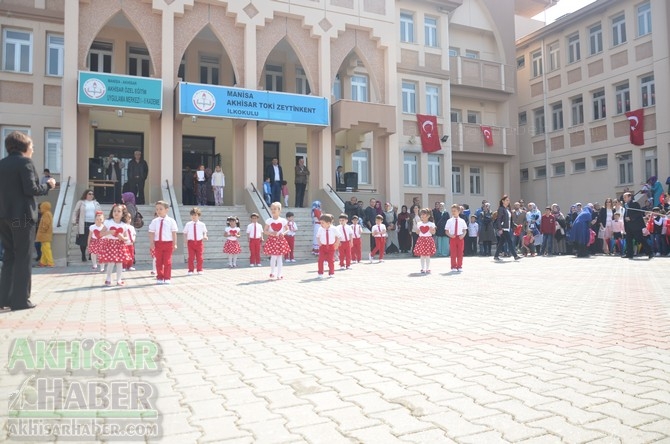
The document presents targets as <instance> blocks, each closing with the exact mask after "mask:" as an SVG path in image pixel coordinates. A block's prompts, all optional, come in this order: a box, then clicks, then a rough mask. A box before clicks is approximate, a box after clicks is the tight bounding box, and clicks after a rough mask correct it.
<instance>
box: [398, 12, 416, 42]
mask: <svg viewBox="0 0 670 444" xmlns="http://www.w3.org/2000/svg"><path fill="white" fill-rule="evenodd" d="M400 41H401V42H405V43H414V14H412V13H410V12H401V13H400Z"/></svg>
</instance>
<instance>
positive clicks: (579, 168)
mask: <svg viewBox="0 0 670 444" xmlns="http://www.w3.org/2000/svg"><path fill="white" fill-rule="evenodd" d="M585 171H586V159H584V158H582V159H575V160H573V161H572V172H573V173H583V172H585Z"/></svg>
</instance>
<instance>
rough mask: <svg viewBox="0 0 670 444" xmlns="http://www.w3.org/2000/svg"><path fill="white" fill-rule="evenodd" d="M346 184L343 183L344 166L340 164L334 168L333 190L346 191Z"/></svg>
mask: <svg viewBox="0 0 670 444" xmlns="http://www.w3.org/2000/svg"><path fill="white" fill-rule="evenodd" d="M346 190H347V186H346V184H345V183H344V168H342V165H340V166H338V167H337V169H336V170H335V191H346Z"/></svg>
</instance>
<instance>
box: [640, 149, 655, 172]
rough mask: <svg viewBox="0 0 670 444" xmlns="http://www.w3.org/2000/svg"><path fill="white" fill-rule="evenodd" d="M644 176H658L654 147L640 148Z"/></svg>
mask: <svg viewBox="0 0 670 444" xmlns="http://www.w3.org/2000/svg"><path fill="white" fill-rule="evenodd" d="M642 158H643V159H644V177H651V176H658V153H657V150H656V148H648V149H646V150H642Z"/></svg>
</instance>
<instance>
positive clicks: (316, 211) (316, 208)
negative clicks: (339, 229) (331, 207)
mask: <svg viewBox="0 0 670 444" xmlns="http://www.w3.org/2000/svg"><path fill="white" fill-rule="evenodd" d="M311 216H312V225H313V226H314V239H313V241H312V254H315V255H316V254H319V241H318V240H317V239H316V234H317V233H318V232H319V228H321V202H320V201H318V200H315V201H314V202H312V212H311Z"/></svg>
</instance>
